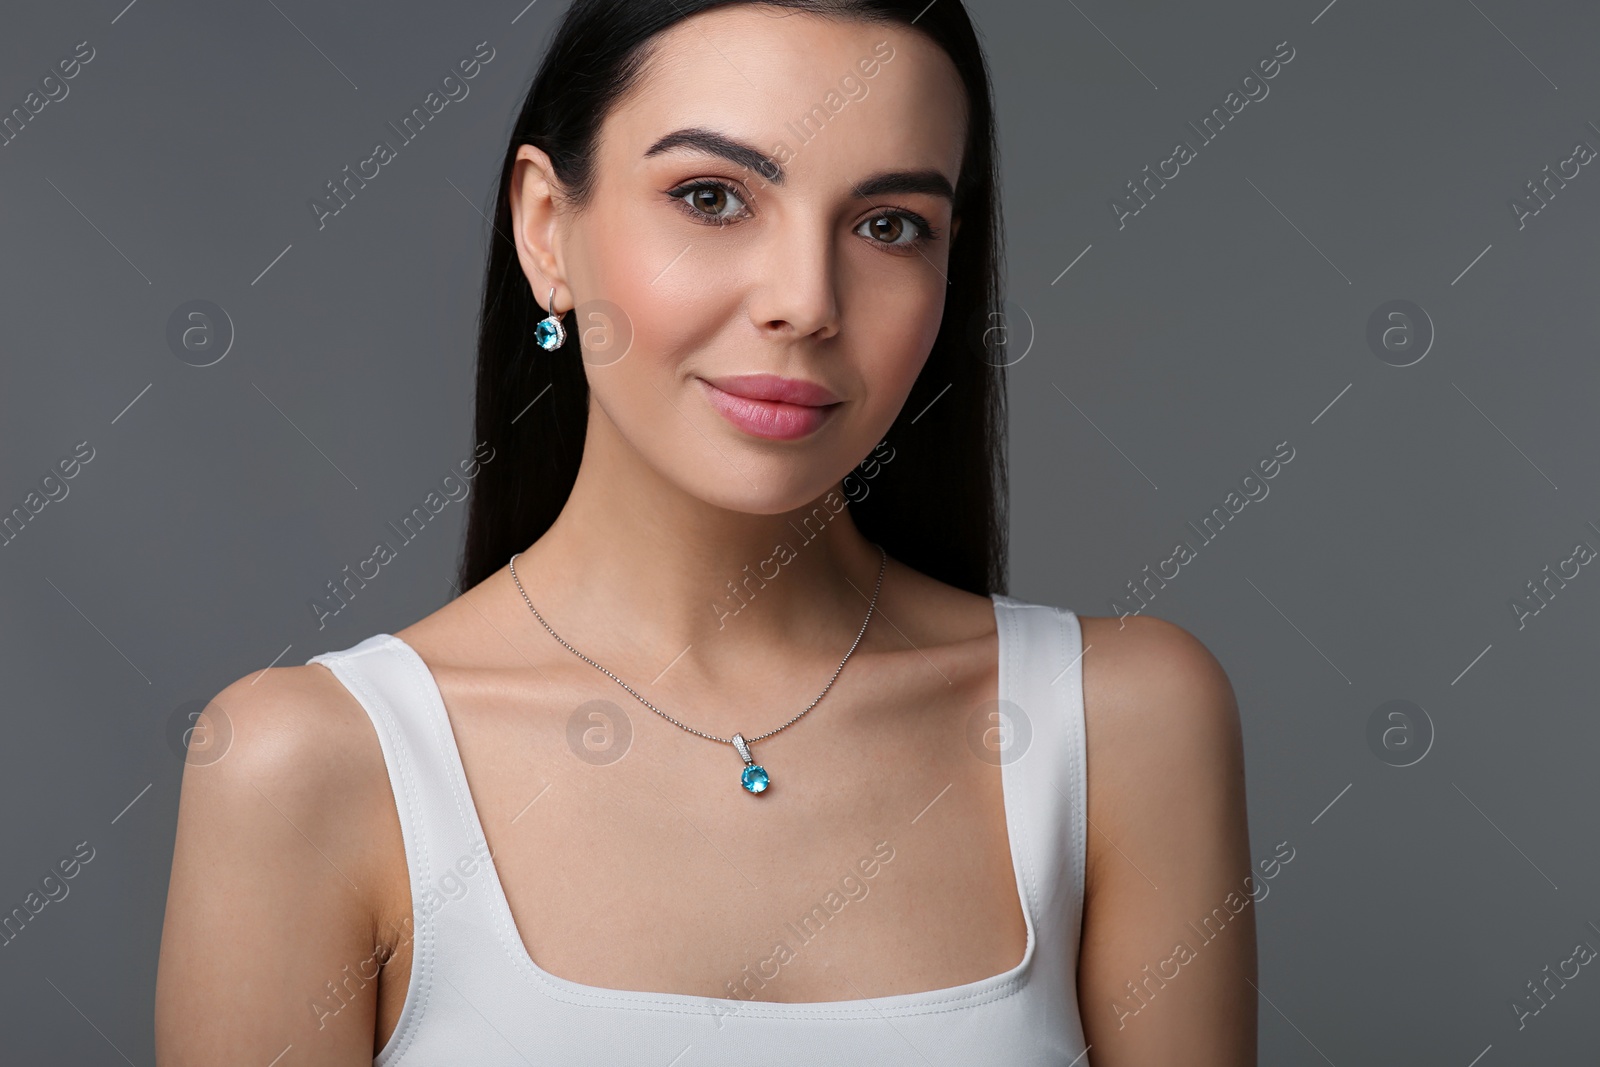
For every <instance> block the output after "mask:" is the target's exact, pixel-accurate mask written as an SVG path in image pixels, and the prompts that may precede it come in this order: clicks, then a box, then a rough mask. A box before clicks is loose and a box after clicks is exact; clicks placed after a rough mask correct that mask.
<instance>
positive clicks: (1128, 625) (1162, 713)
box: [1079, 615, 1244, 877]
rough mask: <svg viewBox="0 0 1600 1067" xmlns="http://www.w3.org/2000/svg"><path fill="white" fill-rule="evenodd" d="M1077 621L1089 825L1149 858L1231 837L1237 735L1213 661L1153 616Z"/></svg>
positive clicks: (1240, 758) (1236, 809)
mask: <svg viewBox="0 0 1600 1067" xmlns="http://www.w3.org/2000/svg"><path fill="white" fill-rule="evenodd" d="M1079 624H1080V627H1081V632H1082V635H1083V670H1082V677H1083V708H1084V722H1085V728H1086V735H1087V745H1088V763H1089V766H1090V767H1091V768H1092V770H1091V772H1090V775H1089V782H1090V798H1089V806H1090V810H1091V811H1092V812H1094V814H1093V815H1092V816H1091V817H1092V818H1093V819H1094V820H1095V825H1096V826H1097V827H1098V828H1099V829H1100V830H1101V831H1102V833H1104V834H1105V835H1106V836H1107V838H1109V839H1110V840H1114V841H1116V842H1118V844H1119V845H1120V846H1121V847H1122V848H1123V849H1128V848H1129V847H1130V846H1136V847H1137V848H1138V849H1139V850H1140V851H1141V852H1147V853H1148V852H1163V851H1165V852H1167V853H1171V852H1172V850H1178V852H1179V853H1182V854H1187V853H1188V852H1190V851H1192V850H1193V848H1194V846H1195V842H1197V841H1210V842H1215V841H1216V840H1217V839H1218V838H1219V837H1220V836H1224V835H1231V834H1234V833H1236V832H1237V830H1238V827H1237V825H1236V823H1237V820H1238V819H1240V818H1242V811H1243V797H1244V752H1243V737H1242V730H1241V727H1240V721H1239V711H1238V704H1237V701H1236V699H1235V696H1234V692H1233V686H1232V683H1231V682H1230V681H1229V680H1228V675H1227V672H1226V671H1225V670H1224V669H1223V667H1222V665H1221V663H1220V662H1219V661H1218V660H1217V658H1216V656H1215V655H1213V654H1212V652H1211V651H1210V649H1208V648H1207V647H1206V645H1205V644H1204V643H1203V642H1202V641H1201V640H1200V639H1199V638H1198V637H1196V636H1195V635H1194V634H1192V633H1190V632H1189V631H1188V630H1186V629H1185V628H1183V627H1182V626H1180V625H1178V624H1177V623H1174V622H1170V621H1168V620H1166V619H1162V618H1159V617H1156V616H1153V615H1129V616H1122V617H1114V616H1080V617H1079ZM1098 836H1099V835H1091V838H1092V839H1095V838H1098ZM1091 851H1093V849H1091ZM1106 859H1109V857H1106ZM1113 863H1114V861H1113ZM1090 866H1091V869H1093V868H1094V867H1096V866H1098V865H1097V864H1096V863H1095V861H1094V858H1093V856H1091V861H1090ZM1135 877H1139V876H1137V875H1135Z"/></svg>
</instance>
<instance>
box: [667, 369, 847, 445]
mask: <svg viewBox="0 0 1600 1067" xmlns="http://www.w3.org/2000/svg"><path fill="white" fill-rule="evenodd" d="M696 380H697V381H698V382H699V383H700V384H701V386H702V387H703V388H704V390H705V394H706V398H707V399H708V400H709V401H710V402H711V406H712V407H714V408H716V409H717V410H718V411H719V412H721V413H722V417H723V418H725V419H727V420H728V421H729V422H731V423H732V424H733V425H734V426H736V427H738V428H739V429H741V430H743V431H744V432H745V433H748V434H751V435H753V436H755V437H764V438H767V439H768V440H773V441H795V440H798V439H800V438H802V437H806V436H808V435H810V434H813V433H815V432H816V431H817V430H818V429H819V428H820V427H821V426H822V424H823V423H825V422H827V421H828V416H829V415H831V414H832V412H833V409H834V408H835V407H836V406H838V404H839V398H838V397H837V396H835V395H834V394H833V393H832V392H831V391H830V390H828V389H827V388H825V387H824V386H821V385H817V384H815V383H813V382H807V381H801V380H800V379H798V378H781V377H779V376H778V375H775V374H741V375H736V376H732V377H724V378H712V379H707V378H698V379H696Z"/></svg>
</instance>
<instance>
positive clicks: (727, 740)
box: [510, 545, 889, 745]
mask: <svg viewBox="0 0 1600 1067" xmlns="http://www.w3.org/2000/svg"><path fill="white" fill-rule="evenodd" d="M878 552H879V554H880V555H881V556H882V559H881V561H880V562H879V564H878V582H877V585H875V586H874V587H873V589H872V600H871V602H870V603H868V604H867V617H866V618H864V619H862V620H861V630H860V631H859V632H858V633H857V634H856V639H855V640H854V641H853V642H851V644H850V651H848V652H846V653H845V654H844V659H842V660H840V661H839V666H837V667H835V668H834V670H833V677H832V678H829V679H828V684H827V685H825V686H823V687H822V692H820V693H818V694H817V697H816V699H815V700H813V701H812V702H811V703H809V704H807V705H806V706H805V707H804V708H802V709H801V711H800V712H799V714H797V715H795V717H794V718H792V719H790V720H789V721H788V722H786V723H784V724H783V725H782V726H779V727H778V728H777V729H775V730H768V731H767V732H766V733H764V734H758V735H757V736H755V737H747V738H744V741H745V743H746V744H750V745H753V744H755V743H756V742H757V741H760V740H762V739H763V738H768V737H771V736H772V735H773V734H775V733H777V732H778V731H779V730H787V729H788V728H789V727H790V726H793V725H794V724H795V723H796V722H799V721H800V717H801V716H802V715H804V714H805V713H806V712H808V711H810V710H811V709H812V708H814V707H816V706H817V703H818V701H820V700H821V699H822V698H823V697H825V696H827V694H828V690H829V689H831V688H832V687H833V682H834V679H835V678H838V677H839V672H840V671H842V670H844V665H845V664H846V663H848V662H849V660H850V657H851V655H853V654H854V653H855V650H856V646H857V645H859V644H861V638H862V636H863V635H865V634H866V632H867V623H869V622H871V621H872V611H873V609H874V608H876V607H877V606H878V593H879V592H880V591H881V590H882V589H883V572H884V571H885V570H886V569H887V568H888V565H889V554H888V553H887V552H886V551H884V548H883V546H882V545H879V546H878ZM520 555H522V553H521V552H518V553H516V554H515V555H513V556H512V557H511V562H510V567H511V580H512V581H513V582H516V583H517V591H518V592H519V593H521V594H522V599H523V601H524V602H525V603H526V604H527V605H528V610H529V611H531V612H533V617H534V618H536V619H538V620H539V622H540V624H541V625H542V626H543V627H544V628H545V629H546V630H549V631H550V636H551V637H553V638H555V639H556V640H557V641H560V642H561V644H562V646H563V647H564V648H566V650H567V651H568V652H571V653H572V654H573V655H574V656H577V657H578V658H579V659H581V660H583V661H584V662H585V663H587V664H589V666H591V667H593V668H595V669H596V670H598V671H600V672H601V673H602V674H604V675H605V676H606V677H608V678H610V679H611V680H612V681H613V682H616V683H617V684H618V685H620V686H622V688H624V689H626V690H627V691H628V692H629V693H632V694H633V697H634V699H636V700H637V701H639V703H641V704H643V705H644V706H645V707H647V708H649V709H650V710H651V711H653V712H655V713H656V714H657V715H659V716H661V717H662V718H663V719H666V720H667V721H668V722H670V723H672V725H674V726H676V727H678V728H680V729H683V730H687V731H689V732H690V733H691V734H695V735H697V736H699V737H703V738H705V739H706V740H708V741H720V742H721V743H723V744H725V745H731V744H733V743H734V741H733V738H731V737H717V736H716V735H714V734H708V733H705V732H704V731H702V730H696V729H695V728H694V727H693V726H687V725H685V724H684V723H681V722H679V721H678V720H677V719H674V718H673V717H672V716H671V715H668V714H667V713H666V712H664V711H662V710H661V709H660V708H658V707H656V706H655V705H654V704H652V703H650V702H649V701H648V700H646V699H645V698H644V697H642V696H640V695H639V694H638V693H637V692H635V691H634V689H633V687H632V686H630V685H629V684H628V683H627V682H624V681H623V680H622V679H621V678H618V677H617V676H616V675H614V674H612V673H611V672H610V671H608V670H606V669H605V668H604V667H602V666H600V664H598V663H596V662H595V661H594V660H592V659H590V658H589V657H588V656H585V655H584V654H583V653H582V652H579V651H578V650H577V649H575V648H573V647H572V646H571V645H569V644H567V642H566V641H564V640H562V637H561V635H560V634H558V633H556V632H555V630H554V629H552V628H551V626H550V624H549V623H548V622H545V621H544V616H543V615H540V614H539V609H538V608H536V607H534V606H533V601H532V600H529V599H528V591H527V590H526V589H524V588H522V580H521V579H520V578H518V577H517V556H520Z"/></svg>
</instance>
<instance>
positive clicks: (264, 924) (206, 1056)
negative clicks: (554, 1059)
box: [155, 666, 399, 1067]
mask: <svg viewBox="0 0 1600 1067" xmlns="http://www.w3.org/2000/svg"><path fill="white" fill-rule="evenodd" d="M342 693H343V691H342V687H340V686H339V683H338V681H337V680H336V679H334V678H333V677H332V675H330V674H328V673H327V672H326V671H325V670H324V669H323V668H321V667H317V666H307V667H287V668H280V669H274V670H269V671H267V672H265V673H264V674H263V675H259V676H257V675H251V676H249V677H246V678H241V679H240V680H239V681H237V682H234V683H233V684H232V685H230V686H228V687H227V688H226V689H224V690H223V691H222V692H221V693H219V694H218V695H217V696H216V697H215V698H214V699H213V700H212V702H211V704H210V705H209V706H208V707H207V710H206V712H205V713H204V714H203V715H202V716H201V717H200V721H199V723H197V729H201V730H206V731H209V734H208V736H209V737H210V738H212V739H213V741H214V743H215V744H216V745H217V746H218V747H220V745H221V743H222V742H221V741H220V738H222V737H224V736H227V734H228V733H229V732H231V741H229V742H228V743H227V749H226V752H225V754H223V755H222V756H221V758H220V759H216V760H215V762H210V763H204V762H200V761H198V760H196V759H195V758H194V751H191V759H190V761H189V762H187V763H186V764H185V766H184V770H183V784H182V792H181V796H180V800H179V804H178V827H177V842H176V847H175V849H174V853H173V859H172V879H171V883H170V885H169V888H168V892H167V910H166V923H165V927H164V928H163V930H162V937H161V955H160V963H159V968H158V975H157V979H156V1007H155V1010H156V1017H155V1024H156V1027H155V1029H156V1034H155V1037H156V1061H157V1063H158V1064H159V1065H160V1067H200V1065H205V1067H214V1065H215V1064H219V1063H230V1064H257V1065H259V1067H266V1065H268V1064H272V1063H279V1064H294V1065H296V1067H304V1065H308V1064H330V1065H332V1064H338V1065H344V1067H353V1065H356V1064H361V1065H367V1064H370V1063H371V1062H372V1059H373V1018H374V1015H375V1006H376V991H377V982H376V981H375V980H372V978H371V976H373V975H374V974H375V971H376V966H377V964H378V963H379V962H381V959H380V960H373V959H372V957H373V951H374V945H375V927H376V923H375V921H374V915H375V911H374V908H373V906H372V902H373V901H374V900H375V899H377V898H376V896H375V895H374V893H375V891H376V890H377V889H378V888H379V886H378V885H377V883H378V881H379V879H377V878H376V877H375V875H374V873H373V872H374V871H376V870H377V869H378V866H377V864H376V862H375V859H376V856H377V846H378V845H379V844H383V845H389V846H391V847H397V842H398V838H399V828H398V825H395V826H392V827H386V826H384V825H383V820H382V819H381V818H376V817H375V811H377V812H381V809H379V808H377V806H376V805H375V804H374V798H375V797H378V798H383V797H387V796H388V795H389V794H388V788H389V787H388V783H387V779H386V777H385V773H386V772H385V771H384V767H383V754H382V750H381V748H380V747H379V745H378V740H377V735H376V734H375V733H374V731H373V730H372V728H371V725H370V723H368V722H367V721H366V720H365V713H364V712H362V711H361V710H360V708H359V707H358V706H355V705H354V704H353V702H352V701H350V699H349V698H348V696H344V695H342ZM206 758H208V759H209V758H211V757H209V756H208V757H206ZM374 790H376V791H377V792H374ZM388 817H389V820H390V821H393V820H394V819H395V816H394V813H393V811H392V805H391V810H390V811H389V812H388ZM389 834H392V835H393V836H392V837H390V836H388V835H389ZM290 1046H293V1047H292V1048H290ZM286 1049H287V1050H288V1053H287V1055H283V1058H282V1059H281V1060H279V1059H278V1057H279V1056H280V1055H282V1054H283V1053H284V1052H285V1050H286Z"/></svg>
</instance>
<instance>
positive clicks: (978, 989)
mask: <svg viewBox="0 0 1600 1067" xmlns="http://www.w3.org/2000/svg"><path fill="white" fill-rule="evenodd" d="M989 598H990V600H991V602H992V603H993V606H994V613H995V630H996V641H997V645H998V659H999V670H998V678H997V685H996V689H997V697H998V699H999V700H1000V701H1001V702H1002V703H1003V702H1005V701H1008V700H1010V699H1011V698H1012V697H1013V696H1014V695H1015V683H1014V675H1015V671H1016V669H1017V666H1018V665H1017V664H1016V663H1014V662H1013V659H1014V654H1015V640H1014V638H1012V637H1010V636H1008V633H1007V630H1008V627H1010V626H1011V625H1012V624H1013V623H1014V620H1013V619H1012V618H1011V617H1010V614H1009V613H1010V612H1012V611H1014V610H1016V609H1017V608H1018V606H1019V603H1018V602H1017V601H1015V600H1014V599H1013V598H1011V597H1009V596H1006V595H1004V594H1000V593H991V594H989ZM384 636H385V637H386V638H388V640H389V641H390V642H391V647H393V648H395V649H398V650H399V651H400V652H401V653H402V655H403V657H404V658H405V660H406V662H407V663H408V664H409V665H410V666H411V668H412V669H413V670H414V671H416V673H417V674H419V675H420V676H421V678H422V679H423V680H424V681H425V683H426V684H425V686H424V687H423V688H424V692H425V694H426V696H427V697H428V699H429V702H430V710H431V711H432V712H433V713H434V714H435V715H437V716H438V717H439V719H440V720H442V722H443V730H442V736H443V741H444V746H445V748H446V749H447V751H446V752H445V753H444V757H445V759H444V762H445V765H446V767H447V769H448V773H449V775H450V779H451V781H450V787H451V790H452V791H453V792H457V793H458V800H459V799H460V798H461V797H462V796H464V797H465V801H466V802H465V803H464V804H463V805H462V809H463V812H462V814H463V815H464V816H465V818H466V820H467V828H468V830H469V831H470V832H471V834H472V835H473V839H474V840H475V841H482V842H484V843H485V845H487V843H488V836H487V835H486V834H485V833H484V832H483V821H482V819H481V818H480V817H479V815H478V805H477V799H476V798H475V797H474V796H473V793H472V786H471V783H469V782H468V781H467V774H466V765H465V763H464V762H463V761H462V759H461V749H460V746H459V745H458V744H457V741H456V735H455V724H454V723H453V722H451V720H450V714H449V710H448V708H447V707H446V705H445V702H444V693H443V691H442V690H441V689H440V688H439V683H438V679H437V678H435V677H434V674H433V669H432V668H431V667H429V666H428V664H427V661H426V660H424V659H423V658H422V656H421V655H420V654H419V653H418V652H417V650H416V649H414V648H412V647H411V645H410V644H409V643H408V642H406V641H405V640H404V639H403V638H400V637H396V636H395V635H394V634H385V635H384ZM1017 762H1019V761H1017V760H1002V761H1001V762H1000V783H1001V790H1000V792H1001V806H1002V809H1003V812H1004V815H1005V827H1006V841H1007V847H1008V850H1009V852H1010V855H1011V869H1012V879H1013V888H1014V889H1015V891H1016V894H1017V901H1018V904H1019V905H1020V907H1021V909H1022V917H1023V921H1024V923H1025V924H1026V926H1027V932H1028V939H1027V945H1026V946H1025V947H1024V949H1023V952H1022V959H1021V960H1019V961H1018V962H1017V963H1016V964H1014V965H1013V966H1011V967H1009V968H1007V969H1006V970H1004V971H1001V972H999V973H998V974H992V975H989V976H987V977H984V978H978V979H974V980H973V981H970V982H963V983H961V984H959V985H953V986H944V987H941V988H938V989H925V990H919V991H914V992H910V993H893V994H889V995H887V996H882V997H856V998H851V999H846V1000H800V1001H767V1000H742V999H739V998H737V997H708V996H702V995H700V994H696V993H671V992H656V991H653V990H640V989H616V988H611V987H608V986H597V985H589V984H587V983H584V982H574V981H572V980H571V979H567V978H562V977H561V976H560V975H558V974H553V973H551V972H550V971H547V970H545V969H544V968H543V967H541V966H539V963H538V961H537V960H535V959H534V958H533V954H532V952H530V951H529V950H528V944H527V941H526V940H525V939H524V937H523V935H522V932H521V930H520V929H518V927H517V921H516V916H515V914H514V913H513V912H512V910H511V902H510V900H509V898H508V897H507V896H506V892H505V883H504V882H502V881H501V879H500V870H499V868H498V867H497V866H496V865H495V862H494V858H493V856H492V855H488V858H487V859H485V860H484V866H485V868H486V870H487V871H488V874H489V880H488V881H489V887H490V894H489V902H488V906H489V910H490V911H491V912H492V913H493V919H494V921H495V924H496V926H497V928H498V930H497V932H498V933H499V934H500V935H501V936H500V941H501V944H502V947H504V949H505V950H506V953H507V955H508V956H509V957H510V958H511V961H512V963H513V964H514V965H515V966H516V967H517V968H518V969H519V970H521V971H522V972H524V973H525V974H527V975H528V976H529V977H531V978H532V979H534V980H535V982H536V983H538V984H539V985H540V986H541V987H543V991H544V992H546V993H547V994H550V995H552V996H555V997H557V999H564V1000H568V1001H570V1002H573V1003H577V1004H583V1005H589V1006H606V1007H621V1008H631V1009H636V1010H657V1011H670V1012H675V1013H684V1012H697V1013H702V1014H707V1015H710V1016H712V1017H716V1016H718V1015H719V1014H720V1015H722V1016H729V1017H737V1016H741V1015H742V1016H746V1017H750V1018H769V1019H850V1018H860V1017H865V1016H871V1017H883V1016H901V1015H920V1014H925V1013H928V1012H937V1011H957V1010H961V1009H963V1008H967V1007H975V1006H977V1005H979V1004H986V1003H989V1002H991V1001H994V1000H1000V999H1003V998H1005V997H1009V996H1011V995H1013V994H1015V993H1017V992H1019V991H1021V990H1022V989H1023V988H1024V987H1025V986H1026V985H1027V982H1028V977H1029V975H1030V974H1031V972H1032V967H1033V958H1034V954H1035V952H1036V950H1037V947H1038V933H1037V930H1036V929H1035V922H1034V914H1033V911H1034V909H1033V906H1032V902H1031V900H1030V898H1029V894H1028V892H1027V885H1028V878H1027V875H1026V873H1025V871H1024V865H1025V862H1026V860H1025V857H1024V854H1023V848H1024V843H1023V842H1024V839H1025V838H1026V835H1025V834H1022V833H1021V832H1020V830H1019V829H1018V822H1017V820H1018V818H1019V817H1020V814H1021V810H1020V807H1019V805H1020V803H1021V800H1020V795H1019V794H1020V790H1021V787H1020V783H1019V782H1017V781H1016V774H1017V772H1016V771H1014V770H1012V769H1011V768H1012V766H1013V765H1014V764H1016V763H1017ZM485 852H486V854H487V849H485ZM412 896H413V900H412V912H413V916H414V917H415V916H416V915H417V913H418V907H419V906H418V902H417V901H416V899H415V891H414V890H413V894H412ZM417 978H418V974H417V961H416V959H415V958H413V960H412V970H411V977H410V979H409V981H408V982H407V986H408V987H411V986H414V985H415V984H416V981H417ZM410 1000H411V997H410V989H409V988H408V990H407V998H406V1003H407V1005H408V1006H409V1004H410ZM399 1030H400V1027H399V1026H398V1025H397V1026H396V1028H395V1032H396V1034H398V1033H399ZM385 1051H387V1050H385Z"/></svg>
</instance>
